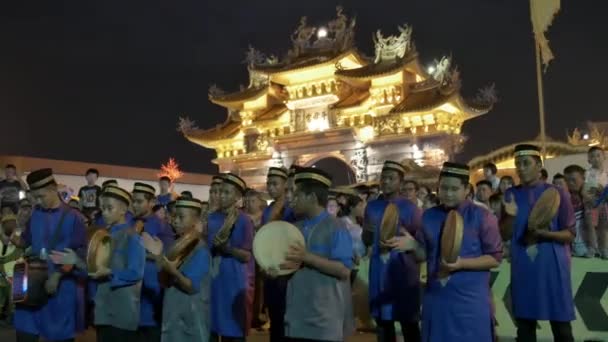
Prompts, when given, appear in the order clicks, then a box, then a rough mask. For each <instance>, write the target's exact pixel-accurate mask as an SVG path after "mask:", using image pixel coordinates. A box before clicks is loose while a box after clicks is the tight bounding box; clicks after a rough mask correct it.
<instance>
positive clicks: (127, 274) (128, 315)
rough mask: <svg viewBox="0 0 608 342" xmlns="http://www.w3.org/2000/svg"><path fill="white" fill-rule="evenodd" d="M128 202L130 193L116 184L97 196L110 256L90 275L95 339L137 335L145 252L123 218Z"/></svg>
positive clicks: (111, 341) (115, 341) (114, 339)
mask: <svg viewBox="0 0 608 342" xmlns="http://www.w3.org/2000/svg"><path fill="white" fill-rule="evenodd" d="M130 204H131V195H130V194H129V193H128V192H127V191H126V190H124V189H122V188H119V187H115V186H107V187H106V188H105V189H104V191H103V193H102V195H101V210H102V214H103V218H104V220H105V222H107V223H108V225H109V228H108V229H109V230H110V235H111V237H112V257H111V258H110V260H111V262H110V266H109V268H100V269H98V270H97V272H95V273H93V274H90V277H91V278H93V279H96V280H97V281H98V285H97V293H96V294H95V326H96V327H97V341H99V342H118V341H131V340H135V339H136V338H137V328H138V326H139V316H140V298H141V283H142V279H143V277H144V268H145V261H146V251H145V249H144V246H143V244H142V242H141V237H140V236H139V235H138V233H137V231H136V229H135V228H134V227H132V225H131V222H128V221H127V220H126V218H125V215H126V213H127V210H128V208H129V206H130Z"/></svg>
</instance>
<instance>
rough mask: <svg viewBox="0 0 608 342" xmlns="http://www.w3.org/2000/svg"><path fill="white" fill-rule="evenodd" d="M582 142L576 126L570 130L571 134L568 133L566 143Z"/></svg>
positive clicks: (578, 143) (576, 143)
mask: <svg viewBox="0 0 608 342" xmlns="http://www.w3.org/2000/svg"><path fill="white" fill-rule="evenodd" d="M582 142H583V135H582V134H581V131H580V130H579V129H578V128H575V129H574V131H572V135H568V144H570V145H581V144H582Z"/></svg>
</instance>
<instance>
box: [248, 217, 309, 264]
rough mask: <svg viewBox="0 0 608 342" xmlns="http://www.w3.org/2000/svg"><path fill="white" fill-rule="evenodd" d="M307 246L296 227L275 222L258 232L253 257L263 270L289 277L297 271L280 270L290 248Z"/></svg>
mask: <svg viewBox="0 0 608 342" xmlns="http://www.w3.org/2000/svg"><path fill="white" fill-rule="evenodd" d="M295 244H301V245H302V246H305V245H306V242H305V241H304V235H302V233H301V232H300V229H298V228H297V227H296V226H294V225H292V224H291V223H289V222H285V221H273V222H270V223H267V224H265V225H264V226H262V228H260V230H258V232H257V233H256V234H255V238H254V239H253V256H254V257H255V261H256V262H257V263H258V265H260V267H261V268H262V269H263V270H275V271H276V274H277V275H287V274H290V273H293V272H295V271H296V270H295V269H287V270H282V269H280V265H281V264H282V263H284V262H285V261H286V256H287V252H288V251H289V247H290V246H292V245H295Z"/></svg>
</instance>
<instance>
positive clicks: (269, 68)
mask: <svg viewBox="0 0 608 342" xmlns="http://www.w3.org/2000/svg"><path fill="white" fill-rule="evenodd" d="M350 55H352V57H353V58H354V59H355V61H357V62H359V63H360V64H367V63H368V61H367V60H366V58H364V57H363V56H362V55H361V54H360V53H359V52H358V51H357V50H356V49H354V48H353V49H349V50H347V51H344V52H340V53H336V52H332V51H325V52H324V51H320V52H318V53H315V54H306V55H302V56H298V57H297V58H295V59H293V60H287V61H284V62H281V63H277V64H265V65H254V66H252V67H251V68H252V70H254V71H259V72H262V73H265V74H268V75H276V74H280V73H284V72H291V71H296V70H298V71H301V70H304V69H309V68H315V67H319V66H323V65H335V64H336V63H338V62H339V61H340V60H342V59H344V58H346V57H349V56H350Z"/></svg>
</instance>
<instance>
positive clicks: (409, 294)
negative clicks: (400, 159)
mask: <svg viewBox="0 0 608 342" xmlns="http://www.w3.org/2000/svg"><path fill="white" fill-rule="evenodd" d="M404 175H405V169H404V168H403V166H402V165H401V164H400V163H397V162H394V161H386V162H385V163H384V166H383V167H382V173H381V176H380V177H381V180H380V186H381V188H382V196H381V197H380V198H379V199H377V200H374V201H371V202H369V203H368V204H367V208H366V209H365V219H364V228H363V241H364V243H365V244H366V246H368V247H370V246H371V247H372V252H371V257H370V266H369V268H370V270H369V301H370V311H371V314H372V316H373V317H374V318H375V319H376V324H377V334H378V341H394V340H395V321H398V322H399V323H400V325H401V330H402V332H403V337H404V340H405V341H406V342H409V341H419V340H420V328H419V326H418V321H419V319H420V317H419V316H420V266H419V264H418V263H419V262H421V261H423V260H424V255H418V257H416V253H409V252H408V253H402V252H400V251H397V250H392V251H391V250H390V249H388V250H387V246H385V245H384V243H386V241H381V239H380V236H381V234H382V231H384V230H386V229H392V230H394V231H395V235H397V236H398V235H406V236H413V237H414V238H415V239H416V240H417V241H418V242H419V243H420V244H421V245H422V246H424V236H423V234H422V230H421V216H422V211H421V210H420V208H418V206H417V205H416V203H413V202H411V201H409V200H407V199H405V198H403V197H400V195H399V191H400V188H401V184H402V182H403V176H404ZM389 206H393V208H395V207H396V208H395V211H396V212H397V214H398V215H399V217H398V225H397V226H396V227H383V226H382V224H383V222H384V224H386V222H391V221H393V222H394V220H391V219H390V216H391V215H392V214H394V213H395V211H393V210H392V209H393V208H389ZM385 216H386V217H385ZM385 219H386V221H385Z"/></svg>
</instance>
